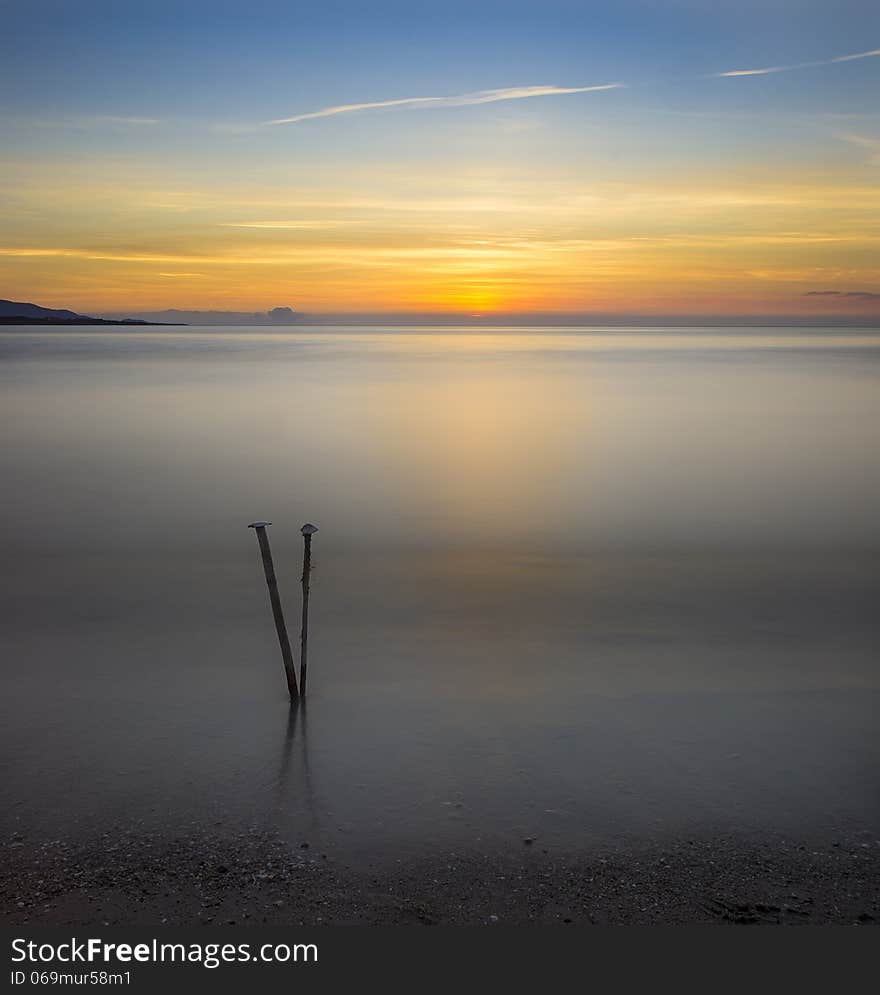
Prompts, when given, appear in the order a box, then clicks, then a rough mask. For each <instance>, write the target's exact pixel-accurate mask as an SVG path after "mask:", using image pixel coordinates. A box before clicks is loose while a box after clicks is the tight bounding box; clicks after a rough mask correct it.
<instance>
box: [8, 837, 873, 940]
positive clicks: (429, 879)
mask: <svg viewBox="0 0 880 995" xmlns="http://www.w3.org/2000/svg"><path fill="white" fill-rule="evenodd" d="M7 846H8V847H9V850H8V852H9V854H10V860H9V861H8V863H7V864H6V866H5V867H4V868H3V870H2V872H0V898H2V906H3V910H4V911H3V919H2V922H3V924H4V925H15V926H43V925H56V926H57V925H64V926H96V925H105V926H106V925H109V926H118V925H145V926H154V927H155V926H158V925H168V926H181V925H186V926H192V925H205V926H224V925H235V926H259V925H306V926H316V925H354V924H358V925H426V926H430V925H470V926H475V925H482V926H496V925H498V926H511V925H578V926H588V925H638V924H655V925H657V924H686V923H702V924H717V925H819V924H837V925H870V924H874V923H876V922H878V921H880V840H878V839H874V838H872V836H871V834H869V833H854V834H852V835H850V836H846V837H841V838H834V839H822V840H819V839H810V840H799V839H797V838H787V839H782V838H770V837H764V838H757V837H753V838H746V837H742V836H739V837H738V836H733V835H731V836H721V835H719V836H717V837H715V838H713V839H711V840H700V839H693V840H688V839H682V840H679V841H675V842H669V841H667V842H665V843H664V844H662V845H661V844H657V843H648V842H646V843H644V844H643V845H640V846H638V845H637V846H628V847H605V848H602V849H600V850H597V851H596V852H594V853H591V854H590V855H588V856H587V855H582V854H581V855H573V854H570V853H565V852H557V851H555V850H552V849H549V848H547V847H545V846H542V844H541V840H540V839H535V840H533V841H531V842H527V841H526V840H523V841H521V842H520V843H519V844H512V845H511V847H510V848H509V849H508V850H506V851H497V852H489V853H485V852H484V853H478V852H474V851H462V850H456V851H454V852H453V851H450V852H442V853H436V854H433V855H431V856H426V857H421V858H417V859H407V858H402V859H400V860H397V859H395V858H394V856H393V855H385V857H386V859H385V860H384V861H382V862H376V863H374V864H370V863H364V864H362V865H361V866H357V867H354V866H351V865H347V864H343V863H340V862H337V861H334V860H333V859H331V858H330V857H328V855H327V854H325V853H321V852H320V851H319V850H317V849H315V848H313V847H312V846H311V845H309V844H308V842H307V841H304V842H303V843H302V844H300V845H299V846H296V845H291V844H285V843H283V842H282V841H280V840H279V839H278V838H277V837H274V836H272V835H267V834H258V833H252V834H243V835H240V836H228V835H223V836H221V835H217V836H212V835H206V834H203V833H201V832H199V831H198V830H193V832H192V834H191V835H187V836H180V837H169V836H166V835H160V834H149V833H144V832H129V833H118V834H117V833H110V832H108V833H106V834H104V835H102V836H100V837H99V838H97V839H95V840H94V841H92V842H91V843H89V844H85V843H80V844H78V845H73V844H70V843H67V842H65V841H64V840H46V841H36V840H25V839H23V838H21V837H16V838H13V839H11V840H9V841H8V842H7Z"/></svg>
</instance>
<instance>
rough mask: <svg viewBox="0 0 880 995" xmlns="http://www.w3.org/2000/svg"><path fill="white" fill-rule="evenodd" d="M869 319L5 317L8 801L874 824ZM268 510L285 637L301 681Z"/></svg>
mask: <svg viewBox="0 0 880 995" xmlns="http://www.w3.org/2000/svg"><path fill="white" fill-rule="evenodd" d="M878 374H880V333H877V334H871V333H867V332H859V333H855V332H852V331H844V330H840V331H835V330H828V331H826V332H823V331H812V330H811V331H779V330H761V329H752V330H736V331H734V330H714V331H713V330H709V329H706V330H692V331H687V332H684V331H676V330H672V329H670V330H666V331H658V330H652V331H637V330H633V331H625V330H613V331H611V330H606V331H603V330H598V329H594V330H569V329H567V330H565V331H559V330H553V329H547V330H509V331H508V330H493V331H486V330H470V329H461V330H443V331H434V330H430V329H407V330H400V329H396V330H393V331H389V330H382V329H360V330H354V329H326V328H321V329H318V328H312V329H309V328H302V329H296V330H290V331H289V332H288V331H285V332H279V333H270V334H267V333H266V332H265V331H262V330H258V329H250V330H249V329H233V330H230V329H199V330H189V329H162V330H159V329H157V330H146V329H142V330H120V331H116V330H106V329H101V330H97V329H95V330H82V329H75V330H71V329H61V328H59V329H39V330H34V329H26V328H23V329H7V330H4V331H3V332H2V333H0V425H2V444H0V468H2V479H3V489H2V521H0V555H2V562H3V564H4V569H3V571H2V580H0V596H2V602H0V619H2V643H0V649H2V656H3V668H4V669H3V675H4V676H3V680H4V691H5V693H4V696H3V697H4V704H3V716H2V718H3V727H2V744H3V757H4V761H3V762H4V785H5V799H6V801H5V804H4V806H3V817H2V818H3V823H4V825H5V826H6V827H8V828H9V829H10V830H12V829H22V830H27V831H35V832H41V833H49V834H60V833H62V832H64V833H90V832H94V831H102V830H103V829H104V828H105V827H106V826H108V825H114V824H118V823H124V824H131V823H132V822H134V823H138V822H144V823H147V824H154V823H157V822H159V823H165V824H168V825H169V827H171V828H178V827H186V826H187V825H191V824H208V825H214V824H220V825H226V824H234V825H245V826H248V825H259V826H271V827H279V828H280V829H281V830H282V832H284V833H285V834H287V835H288V836H289V837H290V838H291V839H294V840H297V839H303V840H310V841H312V842H313V845H315V844H319V845H321V846H323V847H324V848H325V849H327V850H330V849H335V851H336V852H339V853H340V854H342V855H353V854H359V853H370V854H379V855H382V854H385V855H387V854H389V853H393V854H397V853H399V852H401V850H402V849H408V850H418V849H419V848H422V847H434V846H437V845H443V846H446V845H449V846H455V847H458V846H476V847H481V846H486V847H488V846H495V845H502V846H503V845H507V844H511V845H519V846H521V840H522V838H523V836H525V835H528V836H536V837H538V838H540V839H541V840H542V841H543V842H545V843H546V844H547V845H560V846H568V847H580V846H587V845H590V843H591V842H592V841H595V840H597V839H610V838H620V837H624V836H631V835H658V834H663V833H678V832H688V833H697V832H700V831H717V830H719V829H722V830H725V831H727V830H730V831H739V830H742V831H751V830H758V831H770V832H793V831H803V830H805V829H808V828H815V829H816V830H823V831H824V830H826V829H828V830H833V829H834V828H835V827H838V826H843V825H847V826H858V827H865V828H871V827H876V826H877V824H878V815H880V798H878V793H877V785H878V778H877V775H878V769H880V762H878V761H880V746H878V740H877V735H876V733H877V726H878V720H877V703H878V700H880V695H878V689H880V673H878V665H877V652H876V651H877V634H878V623H877V621H876V617H877V616H878V612H877V610H876V605H877V600H878V593H880V592H878V587H880V585H878V581H877V567H878V552H880V460H878V456H877V454H878V451H880V446H878V443H880V389H878V388H880V376H878ZM255 519H267V520H270V521H272V522H274V523H275V524H274V525H273V527H272V529H270V530H269V534H270V539H271V541H272V545H273V550H274V554H275V561H276V567H277V570H278V575H279V580H280V583H281V590H282V595H283V597H284V599H285V605H286V608H287V615H288V623H289V628H290V631H291V637H292V639H293V641H294V643H296V642H297V641H298V617H299V576H300V570H301V560H300V557H301V554H302V540H301V538H300V535H299V531H298V530H299V526H300V525H301V524H302V523H303V522H305V521H313V522H315V523H317V524H318V525H319V526H320V532H319V534H318V535H317V536H316V537H315V541H314V561H315V572H314V575H313V585H312V599H311V601H312V631H311V641H310V647H311V649H310V676H309V681H310V687H309V692H310V693H309V699H308V707H307V709H306V710H302V709H300V710H299V712H297V713H295V714H291V712H290V710H289V708H288V706H287V702H286V697H285V685H284V680H283V675H282V669H281V662H280V656H279V653H278V648H277V643H276V642H275V635H274V629H273V626H272V619H271V615H270V611H269V605H268V599H267V594H266V589H265V584H264V582H263V577H262V572H261V566H260V560H259V554H258V550H257V545H256V541H255V538H254V534H253V532H252V531H249V530H248V529H247V528H246V526H247V524H248V523H249V522H251V521H253V520H255Z"/></svg>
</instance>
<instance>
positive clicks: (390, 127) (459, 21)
mask: <svg viewBox="0 0 880 995" xmlns="http://www.w3.org/2000/svg"><path fill="white" fill-rule="evenodd" d="M878 180H880V4H877V3H876V0H836V2H833V3H832V2H819V0H763V2H755V0H735V2H734V0H729V2H728V0H666V2H652V0H615V2H614V3H611V2H608V0H602V2H593V0H579V2H570V3H569V2H554V0H547V2H543V3H541V4H537V3H534V2H533V0H532V2H529V3H520V2H518V0H505V2H502V3H495V2H479V0H470V2H466V3H460V2H444V3H437V4H431V5H425V4H420V3H414V2H412V0H410V2H408V3H397V2H384V0H376V2H375V3H371V4H364V3H347V2H346V3H340V2H333V0H329V2H327V0H324V2H321V3H320V4H318V3H314V2H313V3H308V4H306V3H299V2H282V0H250V2H248V3H244V2H234V3H232V2H223V0H211V2H208V3H205V2H201V0H189V2H186V3H182V2H173V3H168V2H163V0H153V2H151V3H150V4H149V5H146V4H140V3H137V4H136V3H134V2H129V0H113V2H104V0H77V2H76V3H71V2H69V0H68V2H47V0H28V2H19V0H6V2H4V4H3V5H2V6H0V297H4V298H7V299H12V300H22V301H33V302H35V303H38V304H42V305H45V306H50V307H68V308H73V309H75V310H78V311H82V312H85V313H117V312H118V313H122V312H131V313H135V312H142V311H145V310H161V309H164V308H182V309H211V310H236V311H238V310H247V311H256V310H266V309H268V308H272V307H276V306H291V307H293V308H295V309H297V310H299V311H303V312H307V313H320V312H334V313H335V312H343V313H344V312H371V313H372V312H407V313H409V312H418V313H430V312H436V313H442V314H453V315H457V314H461V315H465V316H472V315H488V314H493V313H494V314H508V313H509V314H525V315H528V314H532V313H534V314H539V313H540V314H542V315H546V314H548V313H560V314H578V313H607V314H633V315H639V314H645V315H649V314H650V315H657V314H660V315H662V314H718V315H751V314H754V315H761V314H766V315H784V314H803V315H824V314H828V315H832V314H849V315H862V316H864V315H873V314H878V316H880V183H878Z"/></svg>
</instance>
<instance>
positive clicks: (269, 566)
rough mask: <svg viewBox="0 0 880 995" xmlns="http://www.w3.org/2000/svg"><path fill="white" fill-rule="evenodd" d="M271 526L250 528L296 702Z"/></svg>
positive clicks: (260, 523)
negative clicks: (273, 559) (261, 561)
mask: <svg viewBox="0 0 880 995" xmlns="http://www.w3.org/2000/svg"><path fill="white" fill-rule="evenodd" d="M271 524H272V523H271V522H251V524H250V525H249V526H248V528H249V529H253V530H254V531H255V532H256V533H257V541H258V542H259V544H260V553H261V554H262V556H263V572H264V573H265V574H266V586H267V587H268V588H269V601H270V602H271V603H272V615H273V616H274V618H275V631H276V632H277V633H278V642H279V643H280V644H281V658H282V660H283V661H284V672H285V674H286V675H287V690H288V691H289V692H290V700H291V701H296V700H297V699H298V698H299V688H298V687H297V686H296V667H295V666H294V662H293V653H292V652H291V650H290V640H289V639H288V638H287V626H286V625H285V624H284V612H283V611H282V609H281V598H280V596H279V594H278V581H277V580H276V579H275V566H274V564H273V563H272V550H271V549H269V536H268V535H267V534H266V527H267V526H268V525H271Z"/></svg>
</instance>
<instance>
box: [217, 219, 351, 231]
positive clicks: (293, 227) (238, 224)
mask: <svg viewBox="0 0 880 995" xmlns="http://www.w3.org/2000/svg"><path fill="white" fill-rule="evenodd" d="M357 224H360V222H359V221H354V220H352V219H350V218H345V219H342V218H341V219H338V220H337V219H334V218H327V219H324V218H316V219H315V220H313V221H224V222H221V224H220V227H221V228H267V229H270V230H274V229H279V230H282V231H327V230H328V229H331V228H341V227H342V226H343V225H357Z"/></svg>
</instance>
